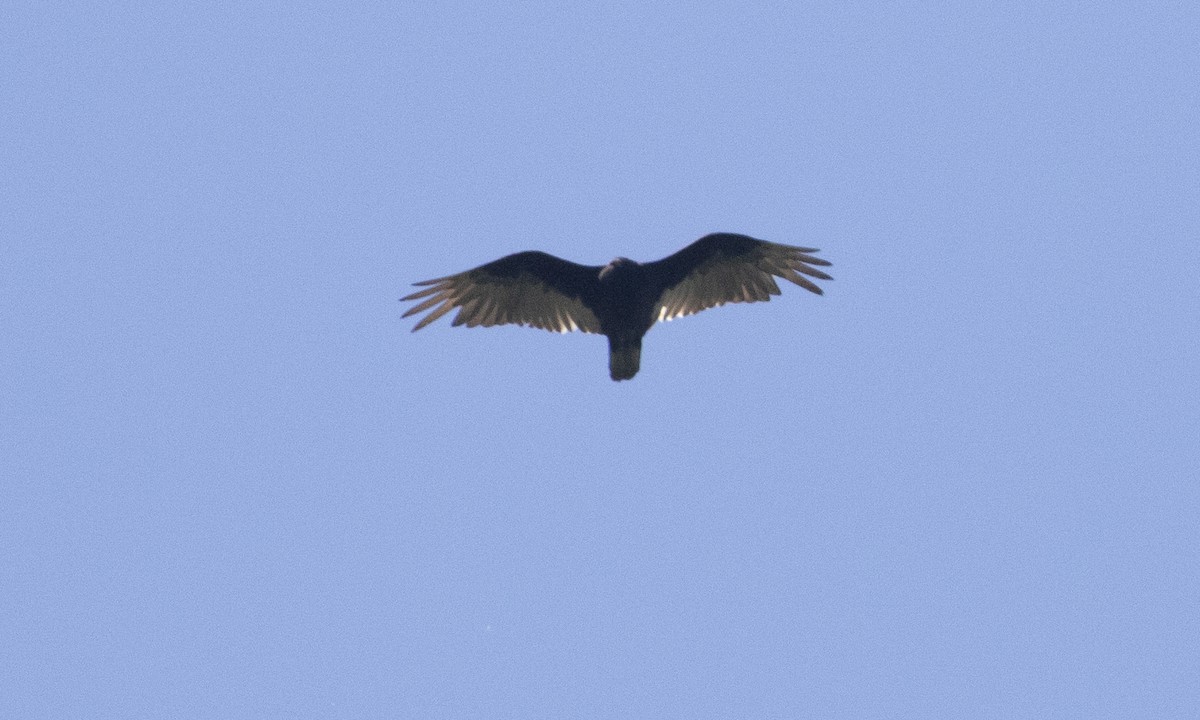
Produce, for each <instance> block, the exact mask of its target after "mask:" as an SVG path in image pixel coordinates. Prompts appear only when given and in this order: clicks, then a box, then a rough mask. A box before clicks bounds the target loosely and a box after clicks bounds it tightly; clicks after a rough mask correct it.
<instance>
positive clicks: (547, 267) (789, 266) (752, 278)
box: [401, 233, 832, 380]
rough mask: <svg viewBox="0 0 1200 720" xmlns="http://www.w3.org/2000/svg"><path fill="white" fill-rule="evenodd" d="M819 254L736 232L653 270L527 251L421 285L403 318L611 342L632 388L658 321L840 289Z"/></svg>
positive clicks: (615, 374)
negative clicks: (826, 286)
mask: <svg viewBox="0 0 1200 720" xmlns="http://www.w3.org/2000/svg"><path fill="white" fill-rule="evenodd" d="M815 252H817V249H816V248H804V247H794V246H791V245H781V244H779V243H772V242H767V241H765V240H756V239H754V238H752V237H750V236H748V235H737V234H734V233H713V234H711V235H705V236H704V237H702V238H700V239H699V240H697V241H696V242H694V243H692V244H691V245H688V246H687V247H685V248H684V249H682V250H680V251H679V252H677V253H675V254H674V255H669V256H667V257H665V258H663V259H662V260H657V261H655V262H650V263H638V262H634V261H633V260H630V259H628V258H623V257H619V258H616V259H614V260H613V261H612V262H610V263H609V264H607V265H604V266H599V265H578V264H576V263H573V262H570V261H567V260H563V259H561V258H557V257H555V256H553V255H550V254H547V253H544V252H537V251H528V252H520V253H516V254H514V255H508V256H506V257H502V258H500V259H499V260H496V261H494V262H490V263H487V264H486V265H480V266H479V267H477V268H475V269H474V270H467V271H466V272H461V273H458V274H457V275H447V276H446V277H441V278H435V279H433V280H425V281H423V282H419V283H414V284H415V285H417V286H427V287H425V289H424V290H419V291H417V292H415V293H413V294H411V295H408V296H406V297H404V298H401V300H402V301H409V300H420V301H421V302H420V303H419V304H417V305H415V306H414V307H411V308H409V309H408V311H407V312H405V313H404V317H408V316H410V315H415V314H416V313H419V312H424V311H426V310H430V313H429V314H428V315H426V316H425V317H423V318H421V320H420V322H418V323H417V324H416V327H414V328H413V332H416V331H417V330H420V329H421V328H423V327H425V326H426V325H428V324H429V323H431V322H433V321H434V320H437V319H438V318H440V317H441V316H443V315H445V314H446V313H448V312H450V311H451V310H453V309H455V308H458V315H456V316H455V318H454V322H453V323H452V324H453V325H466V326H467V327H476V326H479V325H482V326H484V327H490V326H492V325H505V324H509V323H512V324H516V325H529V326H532V327H536V328H541V329H543V330H551V331H554V332H570V331H572V330H582V331H583V332H588V333H598V334H601V335H606V336H608V351H609V355H608V370H609V375H611V376H612V379H613V380H628V379H630V378H632V377H633V376H634V375H636V374H637V371H638V368H639V367H640V365H641V356H642V336H643V335H645V334H646V332H647V331H648V330H649V329H650V328H651V327H653V326H654V324H655V323H656V322H659V321H662V320H672V319H674V318H677V317H680V316H682V315H692V314H694V313H698V312H700V311H701V310H707V309H708V308H711V307H716V306H718V305H724V304H725V303H739V302H757V301H759V300H763V301H766V300H770V299H771V296H772V295H778V294H779V286H778V285H776V284H775V277H781V278H784V279H786V280H790V281H791V282H793V283H795V284H797V285H799V286H800V287H802V288H804V289H805V290H808V291H809V292H814V293H816V294H817V295H821V294H822V291H821V288H819V287H818V286H817V285H816V284H815V283H813V282H812V281H811V280H809V279H808V277H812V278H817V279H820V280H832V278H831V277H829V276H828V275H826V274H825V273H823V272H821V271H820V270H817V269H816V268H815V267H813V266H814V265H817V266H827V265H829V264H830V263H829V261H827V260H823V259H821V258H818V257H813V255H812V253H815ZM805 275H807V276H808V277H804V276H805Z"/></svg>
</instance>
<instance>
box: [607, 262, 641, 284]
mask: <svg viewBox="0 0 1200 720" xmlns="http://www.w3.org/2000/svg"><path fill="white" fill-rule="evenodd" d="M634 265H637V263H636V262H634V261H633V260H630V259H629V258H625V257H616V258H613V259H612V262H610V263H609V264H607V265H605V266H604V267H603V268H602V269H601V270H600V279H601V280H604V279H605V278H607V277H608V276H609V275H610V274H611V273H612V272H613V271H614V270H617V269H620V268H628V267H633V266H634Z"/></svg>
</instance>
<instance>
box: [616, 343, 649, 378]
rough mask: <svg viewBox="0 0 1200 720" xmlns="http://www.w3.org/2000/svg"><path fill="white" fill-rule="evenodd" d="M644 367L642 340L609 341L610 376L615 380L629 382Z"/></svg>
mask: <svg viewBox="0 0 1200 720" xmlns="http://www.w3.org/2000/svg"><path fill="white" fill-rule="evenodd" d="M641 365H642V339H641V338H635V339H633V340H627V339H619V338H615V337H610V338H609V339H608V374H609V375H611V376H612V379H613V380H628V379H630V378H632V377H633V376H634V375H637V371H638V369H639V368H640V367H641Z"/></svg>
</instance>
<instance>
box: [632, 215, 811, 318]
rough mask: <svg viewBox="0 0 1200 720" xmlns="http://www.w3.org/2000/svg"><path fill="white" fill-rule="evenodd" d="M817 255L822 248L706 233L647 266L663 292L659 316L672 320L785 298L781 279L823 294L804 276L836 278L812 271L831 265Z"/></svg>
mask: <svg viewBox="0 0 1200 720" xmlns="http://www.w3.org/2000/svg"><path fill="white" fill-rule="evenodd" d="M815 252H817V249H816V248H803V247H793V246H791V245H780V244H778V243H771V242H766V241H765V240H756V239H754V238H752V237H749V236H747V235H735V234H733V233H714V234H712V235H705V236H704V237H702V238H700V239H699V240H697V241H696V242H694V243H692V244H691V245H688V246H687V247H685V248H684V249H682V250H680V251H679V252H677V253H675V254H674V255H670V256H668V257H665V258H663V259H662V260H658V261H657V262H652V263H648V264H647V267H649V268H651V270H652V272H653V276H654V277H655V278H657V281H658V283H659V287H660V288H661V293H662V294H661V295H660V296H659V300H658V307H657V308H656V315H655V317H656V318H657V319H658V320H660V321H661V320H672V319H674V318H677V317H680V316H681V315H692V314H694V313H698V312H700V311H701V310H707V309H708V308H711V307H716V306H718V305H724V304H725V303H737V302H757V301H759V300H770V299H771V296H772V295H778V294H779V286H778V285H776V284H775V277H781V278H784V279H786V280H790V281H792V282H794V283H796V284H797V285H799V286H800V287H802V288H804V289H805V290H808V291H810V292H814V293H816V294H818V295H821V294H822V290H821V288H819V287H817V285H816V284H815V283H814V282H812V281H811V280H809V279H808V278H806V277H804V276H805V275H807V276H809V277H814V278H818V279H821V280H832V279H833V278H831V277H829V276H828V275H826V274H825V273H823V272H821V271H820V270H817V269H816V268H813V267H812V266H813V265H821V266H826V265H829V264H830V263H829V261H828V260H822V259H821V258H818V257H813V256H812V253H815Z"/></svg>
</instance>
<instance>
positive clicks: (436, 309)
mask: <svg viewBox="0 0 1200 720" xmlns="http://www.w3.org/2000/svg"><path fill="white" fill-rule="evenodd" d="M599 272H600V268H599V267H589V266H587V265H577V264H575V263H573V262H569V261H567V260H563V259H562V258H557V257H554V256H553V255H549V254H547V253H544V252H522V253H516V254H515V255H508V256H507V257H502V258H500V259H499V260H496V261H495V262H490V263H488V264H486V265H480V266H479V267H477V268H475V269H474V270H467V271H466V272H461V273H458V274H457V275H449V276H447V277H443V278H436V279H434V280H425V281H423V282H419V283H414V284H415V285H428V286H429V287H427V288H425V289H424V290H419V291H417V292H415V293H413V294H412V295H408V296H406V297H403V298H401V300H403V301H408V300H422V299H423V300H422V302H420V303H419V304H417V305H416V306H414V307H412V308H409V309H408V311H407V312H405V313H404V317H408V316H410V315H415V314H417V313H419V312H424V311H425V310H429V309H430V308H433V309H432V311H431V312H430V313H429V314H428V315H426V316H425V317H423V318H421V321H420V322H418V323H417V325H416V327H414V328H413V332H416V331H417V330H420V329H421V328H423V327H425V326H426V325H428V324H429V323H431V322H433V321H434V320H437V319H438V318H440V317H441V316H443V315H445V314H446V313H448V312H450V311H451V310H453V309H455V308H458V309H459V310H458V315H456V316H455V317H454V322H453V324H454V325H466V326H467V327H476V326H479V325H482V326H484V327H490V326H492V325H504V324H506V323H512V324H516V325H530V326H533V327H536V328H541V329H543V330H551V331H554V332H570V331H572V330H582V331H584V332H590V333H599V332H600V321H599V320H598V319H597V318H596V314H595V313H594V312H593V311H592V310H591V309H590V308H589V307H588V305H587V301H588V300H589V299H590V298H591V297H592V296H593V295H594V293H595V285H596V277H597V275H598V274H599Z"/></svg>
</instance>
